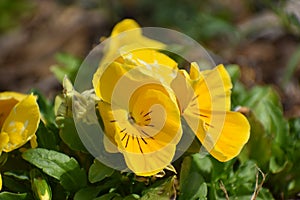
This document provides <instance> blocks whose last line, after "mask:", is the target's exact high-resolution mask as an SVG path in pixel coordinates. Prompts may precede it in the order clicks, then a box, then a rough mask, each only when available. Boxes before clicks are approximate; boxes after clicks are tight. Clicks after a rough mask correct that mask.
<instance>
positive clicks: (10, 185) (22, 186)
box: [2, 174, 30, 193]
mask: <svg viewBox="0 0 300 200" xmlns="http://www.w3.org/2000/svg"><path fill="white" fill-rule="evenodd" d="M2 179H3V185H4V186H5V188H6V189H7V190H8V191H10V192H16V193H26V192H28V190H30V184H29V181H27V182H26V181H21V180H20V179H17V178H14V177H11V176H6V175H5V174H4V176H2Z"/></svg>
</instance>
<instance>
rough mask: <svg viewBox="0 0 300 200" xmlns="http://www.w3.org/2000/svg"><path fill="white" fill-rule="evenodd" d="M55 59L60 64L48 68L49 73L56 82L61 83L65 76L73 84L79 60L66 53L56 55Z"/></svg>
mask: <svg viewBox="0 0 300 200" xmlns="http://www.w3.org/2000/svg"><path fill="white" fill-rule="evenodd" d="M55 58H56V60H57V61H58V62H60V63H61V64H62V65H53V66H51V67H50V71H51V72H52V73H53V74H54V75H55V77H56V78H57V80H58V81H59V82H61V83H62V81H63V79H64V77H65V75H67V76H68V77H69V78H70V79H71V81H72V82H74V80H75V78H76V73H77V71H78V68H79V66H80V63H81V60H80V59H78V58H76V57H74V56H72V55H70V54H66V53H58V54H56V56H55Z"/></svg>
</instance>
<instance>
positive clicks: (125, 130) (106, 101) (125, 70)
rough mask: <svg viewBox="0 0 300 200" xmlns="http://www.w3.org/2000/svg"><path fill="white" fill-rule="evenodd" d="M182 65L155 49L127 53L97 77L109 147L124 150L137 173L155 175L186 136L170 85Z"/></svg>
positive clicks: (99, 106) (110, 149) (126, 157)
mask: <svg viewBox="0 0 300 200" xmlns="http://www.w3.org/2000/svg"><path fill="white" fill-rule="evenodd" d="M177 71H178V69H177V63H176V62H174V61H173V60H172V59H170V58H169V57H168V56H166V55H164V54H162V53H159V52H157V51H154V50H149V49H146V50H136V51H133V52H130V53H126V54H122V55H121V57H119V58H118V59H117V60H116V61H114V62H113V63H111V64H110V65H109V66H108V67H107V68H106V70H105V71H104V72H103V73H102V74H101V75H100V76H98V75H97V73H101V71H99V70H98V71H97V73H96V74H95V76H94V80H95V78H98V77H99V79H98V81H97V82H96V81H94V83H97V84H96V85H95V86H94V88H95V92H96V94H97V95H98V97H100V99H101V100H102V101H101V102H100V103H99V104H98V109H99V111H100V115H101V117H102V119H103V122H104V126H105V134H106V137H105V139H104V145H105V148H106V149H107V151H109V152H121V153H122V154H123V155H124V158H125V161H126V164H127V166H128V168H129V169H131V170H132V171H133V172H134V173H136V174H138V175H143V176H150V175H153V174H156V173H158V172H159V171H161V170H162V169H164V168H165V167H167V166H168V165H169V164H170V163H171V161H172V159H173V157H174V154H175V150H176V144H177V143H178V142H179V140H180V138H181V134H182V129H181V124H180V112H179V109H178V105H177V102H176V97H175V95H174V93H173V91H172V90H171V89H170V87H169V85H170V83H171V81H172V80H173V79H174V77H175V76H176V72H177Z"/></svg>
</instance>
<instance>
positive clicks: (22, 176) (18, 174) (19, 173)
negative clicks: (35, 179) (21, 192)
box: [4, 170, 29, 181]
mask: <svg viewBox="0 0 300 200" xmlns="http://www.w3.org/2000/svg"><path fill="white" fill-rule="evenodd" d="M4 175H6V176H10V177H13V178H16V179H19V180H22V181H23V180H29V173H28V172H27V171H23V170H11V171H7V172H4Z"/></svg>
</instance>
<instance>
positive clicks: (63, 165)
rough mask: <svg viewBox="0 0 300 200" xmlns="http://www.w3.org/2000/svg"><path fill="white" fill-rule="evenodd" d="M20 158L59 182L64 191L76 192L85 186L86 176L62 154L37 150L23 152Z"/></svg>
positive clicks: (76, 164) (71, 160)
mask: <svg viewBox="0 0 300 200" xmlns="http://www.w3.org/2000/svg"><path fill="white" fill-rule="evenodd" d="M22 157H23V159H25V160H26V161H28V162H30V163H31V164H33V165H35V166H36V167H38V168H40V169H42V170H43V171H44V172H45V173H46V174H48V175H49V176H52V177H53V178H55V179H57V180H59V181H60V183H61V185H62V186H63V187H64V188H65V189H66V190H69V191H76V190H79V189H80V188H83V187H85V186H86V184H87V180H86V174H85V172H84V170H82V169H80V166H79V164H78V162H77V161H76V160H75V159H74V158H70V157H69V156H67V155H65V154H63V153H59V152H56V151H52V150H47V149H41V148H37V149H29V150H27V151H25V152H24V153H23V154H22Z"/></svg>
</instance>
